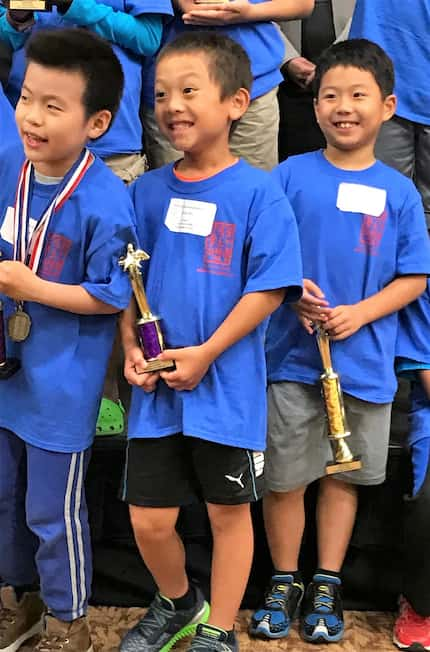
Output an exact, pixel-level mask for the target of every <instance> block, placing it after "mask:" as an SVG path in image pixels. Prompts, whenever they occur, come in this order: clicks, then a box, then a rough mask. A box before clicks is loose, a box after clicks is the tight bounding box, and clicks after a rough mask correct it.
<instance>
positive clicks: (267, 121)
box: [141, 87, 279, 170]
mask: <svg viewBox="0 0 430 652" xmlns="http://www.w3.org/2000/svg"><path fill="white" fill-rule="evenodd" d="M277 91H278V88H277V87H276V88H274V89H273V90H271V91H269V92H268V93H266V94H265V95H261V97H257V98H256V99H255V100H252V102H251V104H250V105H249V108H248V110H247V112H246V113H245V115H244V116H242V118H241V119H240V120H239V122H238V123H237V124H236V125H235V127H234V130H233V132H232V134H231V136H230V147H231V151H232V152H233V154H235V155H236V156H239V157H241V158H243V159H245V160H246V161H248V163H250V164H251V165H254V166H255V167H257V168H261V169H262V170H271V169H272V168H274V167H275V165H277V164H278V131H279V106H278V99H277ZM141 118H142V122H143V128H144V134H145V152H146V155H147V157H148V162H149V166H150V168H159V167H161V166H162V165H165V164H166V163H170V162H171V161H176V160H177V159H179V158H182V152H179V151H178V150H177V149H175V148H174V147H172V146H171V144H170V143H169V141H168V140H167V138H165V137H164V136H163V134H162V133H161V132H160V130H159V128H158V125H157V123H156V121H155V117H154V111H153V109H150V108H148V107H143V108H142V111H141Z"/></svg>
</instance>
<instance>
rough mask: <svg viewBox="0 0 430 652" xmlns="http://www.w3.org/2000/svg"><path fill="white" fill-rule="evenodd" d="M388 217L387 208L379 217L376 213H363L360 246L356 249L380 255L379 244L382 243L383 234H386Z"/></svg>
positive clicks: (370, 254)
mask: <svg viewBox="0 0 430 652" xmlns="http://www.w3.org/2000/svg"><path fill="white" fill-rule="evenodd" d="M387 217H388V212H387V209H385V210H384V212H383V213H381V215H378V216H377V217H375V216H374V215H363V221H362V223H361V230H360V241H359V244H358V247H356V248H355V251H357V252H358V253H363V254H368V255H369V256H377V255H378V253H379V245H380V244H381V240H382V236H383V235H384V230H385V223H386V221H387Z"/></svg>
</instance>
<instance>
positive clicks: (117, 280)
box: [82, 209, 137, 310]
mask: <svg viewBox="0 0 430 652" xmlns="http://www.w3.org/2000/svg"><path fill="white" fill-rule="evenodd" d="M136 242H137V238H136V232H135V228H134V224H133V218H132V210H131V209H130V211H129V212H128V215H126V216H125V219H122V220H121V221H117V223H116V224H113V225H112V226H111V228H110V229H106V221H105V220H103V221H102V220H97V221H96V225H95V228H94V229H93V231H92V234H91V236H90V241H89V245H88V247H87V250H86V274H85V280H84V282H83V283H82V287H83V288H85V289H86V290H87V292H89V294H91V295H92V296H93V297H95V298H96V299H99V300H100V301H103V302H104V303H107V304H108V305H111V306H114V307H115V308H118V309H120V310H122V309H124V308H126V307H127V306H128V304H129V302H130V297H131V285H130V281H129V277H128V274H126V273H125V272H124V271H123V269H122V268H121V267H120V265H119V259H120V258H121V257H122V256H124V255H125V254H126V250H127V245H128V244H129V243H133V244H134V246H136Z"/></svg>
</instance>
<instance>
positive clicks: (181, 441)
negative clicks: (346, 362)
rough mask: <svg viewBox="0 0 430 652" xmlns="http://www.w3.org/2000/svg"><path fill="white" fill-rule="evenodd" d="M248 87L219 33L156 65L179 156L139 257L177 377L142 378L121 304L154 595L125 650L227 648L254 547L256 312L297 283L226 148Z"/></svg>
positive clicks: (144, 543) (146, 206)
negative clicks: (195, 526) (193, 574)
mask: <svg viewBox="0 0 430 652" xmlns="http://www.w3.org/2000/svg"><path fill="white" fill-rule="evenodd" d="M251 80H252V77H251V72H250V66H249V61H248V58H247V56H246V54H245V52H244V51H243V50H242V48H241V47H240V46H239V45H238V44H236V43H235V42H234V41H232V40H231V39H229V38H227V37H224V36H221V35H219V34H216V33H211V32H210V33H207V32H205V33H199V32H190V33H187V34H184V35H183V36H181V37H179V38H178V39H177V40H176V41H174V42H172V43H171V44H169V45H168V46H167V47H166V48H165V49H164V50H163V51H162V53H161V55H160V56H159V59H158V65H157V71H156V86H155V98H156V116H157V119H158V122H159V124H160V128H161V130H162V131H163V133H164V134H165V135H166V136H167V137H168V138H169V139H170V141H171V143H172V144H173V145H174V146H175V148H176V149H178V150H180V151H183V152H184V158H183V159H181V160H179V161H178V162H177V163H176V164H170V165H166V166H165V167H163V168H160V169H159V170H155V171H153V172H150V173H148V174H145V175H144V176H143V177H142V178H141V179H140V180H139V181H138V182H136V184H135V185H134V186H133V187H132V197H133V201H134V205H135V207H136V209H137V222H138V238H139V241H140V244H141V246H142V248H143V249H144V250H145V251H147V252H148V253H149V254H150V256H151V259H150V261H149V265H147V267H146V269H145V274H146V278H145V285H146V292H147V295H148V301H149V304H150V306H151V308H152V310H153V311H154V312H155V313H156V314H160V315H162V316H163V324H164V330H165V337H166V341H167V342H168V343H169V347H170V349H169V350H166V351H164V353H162V354H161V357H162V358H170V359H173V360H174V361H175V364H176V370H175V371H162V372H161V373H140V374H139V371H144V367H145V360H144V358H143V355H142V350H141V349H140V347H139V346H138V343H137V339H136V331H135V312H136V311H135V307H134V305H133V304H132V305H131V306H130V307H129V309H128V311H126V313H125V314H124V317H123V320H122V337H123V344H124V350H125V376H126V378H127V380H128V381H129V382H130V383H131V384H133V385H135V387H134V388H133V396H132V405H131V411H130V418H129V437H130V443H129V449H128V457H127V460H128V461H127V466H126V470H125V485H124V498H125V500H127V501H128V502H129V503H130V514H131V519H132V523H133V527H134V533H135V536H136V540H137V543H138V546H139V549H140V552H141V554H142V557H143V559H144V561H145V563H146V565H147V566H148V568H149V570H150V571H151V573H152V575H153V577H154V579H155V582H156V584H157V586H158V591H159V592H158V593H157V595H156V597H155V600H154V602H153V603H152V605H151V606H150V608H149V611H148V613H147V614H146V615H145V617H144V618H143V619H142V620H141V621H140V623H139V624H138V625H137V626H136V627H135V628H134V629H133V630H131V632H129V633H128V634H127V636H126V637H125V639H124V641H123V643H122V646H121V651H122V652H134V651H135V650H140V651H141V650H146V651H147V652H149V651H151V652H156V651H157V650H163V652H164V651H166V650H168V649H170V647H171V646H172V645H173V644H174V643H175V642H176V641H177V640H178V639H179V638H182V637H183V636H185V635H187V634H188V633H192V632H193V631H195V630H196V628H197V635H196V637H195V638H194V640H193V643H192V645H191V649H192V650H196V651H197V649H198V650H199V651H200V652H203V650H208V651H209V650H211V651H215V650H217V651H221V650H223V651H226V650H237V642H236V639H235V635H234V629H233V628H234V621H235V618H236V615H237V611H238V609H239V606H240V603H241V600H242V596H243V593H244V591H245V587H246V583H247V581H248V576H249V571H250V566H251V560H252V552H253V532H252V523H251V517H250V506H249V503H250V502H251V501H253V500H257V498H258V497H259V496H260V495H261V489H262V487H261V484H262V479H263V465H264V455H263V453H262V452H261V451H263V450H264V448H265V436H266V398H265V394H266V392H265V384H266V367H265V361H264V346H263V344H264V332H265V318H266V317H267V316H268V315H269V314H270V313H271V312H272V311H273V310H274V309H275V308H276V307H277V306H279V305H280V303H281V302H282V301H283V300H284V298H285V297H286V298H287V300H290V301H294V300H297V299H298V298H299V297H300V296H301V283H302V271H301V262H300V250H299V243H298V239H297V232H296V224H295V219H294V216H293V214H292V211H291V208H290V206H289V203H288V200H287V199H286V198H285V195H284V194H283V192H282V190H281V189H280V188H278V186H277V184H276V183H275V182H274V181H273V180H272V179H271V178H270V176H269V175H268V174H267V173H266V172H263V171H261V170H257V169H254V168H252V167H251V166H250V165H249V164H248V163H246V162H245V161H242V160H240V159H237V158H236V157H235V156H234V155H233V154H232V153H231V152H230V148H229V134H230V129H231V125H232V122H233V121H236V120H238V119H239V118H240V117H241V116H242V115H243V113H244V112H245V111H246V108H247V106H248V102H249V88H250V85H251ZM142 389H143V390H144V391H142ZM196 496H198V497H201V498H203V499H204V500H205V502H206V505H207V509H208V514H209V519H210V523H211V527H212V533H213V539H214V546H213V561H212V576H211V614H210V617H209V607H208V605H207V604H206V603H205V602H204V598H203V596H202V595H201V592H200V591H199V590H198V589H197V588H196V587H194V586H193V585H190V584H189V582H188V578H187V575H186V572H185V555H184V547H183V545H182V542H181V540H180V539H179V537H178V534H177V532H176V529H175V525H176V520H177V518H178V513H179V508H180V507H181V506H182V505H187V504H189V503H190V502H192V501H194V500H195V499H196ZM208 618H209V621H208V624H201V623H204V622H205V621H207V620H208ZM199 623H200V624H199Z"/></svg>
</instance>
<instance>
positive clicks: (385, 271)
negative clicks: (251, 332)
mask: <svg viewBox="0 0 430 652" xmlns="http://www.w3.org/2000/svg"><path fill="white" fill-rule="evenodd" d="M393 81H394V75H393V68H392V64H391V61H390V59H389V58H388V57H387V55H386V54H385V52H384V51H383V50H382V49H381V48H380V47H379V46H377V45H375V44H374V43H371V42H370V41H366V40H361V39H360V40H350V41H347V42H342V43H338V44H337V45H334V46H332V47H331V48H329V49H328V50H326V51H325V53H323V55H322V56H321V59H320V62H319V64H318V67H317V70H316V76H315V95H316V99H315V111H316V115H317V119H318V122H319V124H320V127H321V129H322V131H323V133H324V136H325V137H326V140H327V148H326V149H325V150H324V151H317V152H311V153H308V154H304V155H300V156H293V157H291V158H289V159H288V160H287V161H285V162H284V163H282V164H281V165H280V166H279V167H278V168H277V169H276V171H275V174H276V176H277V177H278V180H280V182H281V184H282V186H283V188H284V189H285V191H286V194H287V196H288V198H289V200H290V202H291V204H292V206H293V208H294V210H295V213H296V216H297V222H298V227H299V235H300V239H301V246H302V256H303V266H304V276H305V281H304V287H305V292H304V295H303V298H302V299H301V300H300V302H299V303H298V304H296V310H295V311H293V310H292V309H291V308H288V306H286V305H282V306H281V307H280V308H279V309H278V310H277V311H276V312H275V313H274V315H273V316H272V318H271V323H270V326H269V330H268V334H267V360H268V374H269V393H268V400H269V433H268V448H267V457H266V486H267V488H268V490H269V493H268V495H267V497H266V498H265V502H264V515H265V525H266V531H267V537H268V541H269V546H270V551H271V555H272V561H273V565H274V568H275V571H274V574H273V577H272V580H271V585H270V589H269V591H268V593H267V594H266V598H265V602H264V605H263V606H262V607H261V608H260V609H258V610H257V611H256V612H255V614H254V616H253V618H252V622H251V626H250V633H251V634H253V635H256V636H261V637H265V638H281V637H284V636H287V635H288V632H289V629H290V625H291V621H292V619H293V617H294V614H295V613H296V612H297V611H298V610H299V608H300V606H301V634H302V636H303V638H304V639H305V640H307V641H310V642H313V643H319V642H334V641H339V640H340V639H341V638H342V636H343V632H344V623H343V613H342V603H341V579H340V570H341V567H342V564H343V560H344V557H345V553H346V550H347V547H348V543H349V540H350V536H351V532H352V528H353V525H354V520H355V514H356V507H357V490H356V486H357V485H360V484H363V485H374V484H379V483H381V482H383V481H384V478H385V465H386V459H387V451H388V438H389V429H390V413H391V403H392V400H393V396H394V393H395V390H396V379H395V374H394V370H393V367H394V354H395V350H394V349H395V340H396V333H397V312H398V310H399V309H400V308H402V307H403V306H405V305H406V304H408V303H410V302H411V301H412V300H413V299H414V298H415V297H416V296H418V295H420V294H421V293H422V292H423V291H424V289H425V285H426V277H425V275H426V274H428V272H429V270H430V250H429V241H428V237H427V233H426V226H425V219H424V213H423V208H422V203H421V200H420V197H419V195H418V193H417V191H416V189H415V187H414V186H413V184H412V182H411V181H410V180H409V179H407V178H406V177H404V176H402V175H401V174H399V173H398V172H396V171H395V170H393V169H391V168H389V167H387V166H386V165H384V164H383V163H381V162H380V161H377V160H376V159H375V156H374V145H375V141H376V137H377V135H378V131H379V128H380V126H381V124H382V123H383V122H385V121H386V120H388V119H390V117H391V116H392V115H393V112H394V111H395V107H396V98H395V96H394V95H393ZM310 180H311V181H310ZM315 322H320V323H322V326H323V328H324V329H325V330H326V331H327V332H328V333H329V335H330V338H331V340H332V345H331V349H332V357H333V367H334V369H335V370H336V371H337V372H338V373H339V374H340V378H341V383H342V387H343V390H344V392H345V395H344V399H345V409H346V415H347V419H348V421H349V425H350V428H351V431H352V436H351V438H350V441H349V443H350V447H351V449H352V451H353V453H354V454H355V455H360V456H361V460H362V468H361V469H360V470H355V471H350V472H348V473H340V474H337V475H330V476H327V477H326V471H325V467H326V464H327V462H328V461H330V460H331V459H332V453H331V450H330V446H329V441H328V438H327V428H326V419H325V410H324V403H323V399H322V397H321V394H320V383H319V378H320V375H321V373H322V371H323V369H322V364H321V359H320V355H319V353H318V347H317V342H316V338H315V335H314V332H313V324H314V323H315ZM317 479H320V485H319V497H318V506H317V527H318V566H319V567H318V569H317V570H316V572H315V575H314V577H313V580H312V582H311V583H310V585H309V586H308V588H307V590H306V594H305V592H304V586H303V583H302V580H301V575H300V572H299V569H298V557H299V551H300V545H301V541H302V536H303V529H304V525H305V512H304V494H305V490H306V487H307V486H308V484H309V483H311V482H313V481H314V480H317ZM303 598H304V600H303V605H301V603H302V599H303Z"/></svg>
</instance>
